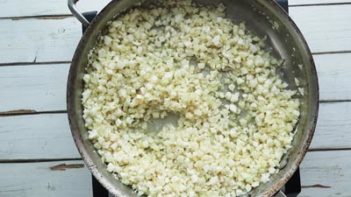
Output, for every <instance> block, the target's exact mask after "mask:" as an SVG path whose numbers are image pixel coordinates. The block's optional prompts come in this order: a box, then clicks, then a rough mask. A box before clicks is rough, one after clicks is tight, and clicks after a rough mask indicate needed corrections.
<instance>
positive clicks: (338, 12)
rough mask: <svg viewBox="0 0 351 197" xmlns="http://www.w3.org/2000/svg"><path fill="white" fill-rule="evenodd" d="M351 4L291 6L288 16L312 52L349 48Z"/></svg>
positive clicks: (350, 48)
mask: <svg viewBox="0 0 351 197" xmlns="http://www.w3.org/2000/svg"><path fill="white" fill-rule="evenodd" d="M350 9H351V4H349V5H330V6H303V7H291V8H290V16H291V17H292V18H293V20H294V21H295V22H296V24H297V25H298V27H299V28H300V29H301V31H302V33H303V35H304V36H305V38H306V40H307V43H308V44H309V46H310V48H311V50H312V52H314V53H322V52H334V51H349V50H351V28H347V27H349V23H350V21H351V12H350Z"/></svg>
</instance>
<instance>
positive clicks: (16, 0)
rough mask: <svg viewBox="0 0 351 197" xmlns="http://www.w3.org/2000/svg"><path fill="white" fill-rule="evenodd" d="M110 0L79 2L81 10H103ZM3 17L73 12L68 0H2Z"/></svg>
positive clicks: (0, 2)
mask: <svg viewBox="0 0 351 197" xmlns="http://www.w3.org/2000/svg"><path fill="white" fill-rule="evenodd" d="M108 2H110V0H98V1H96V0H84V1H79V2H78V4H77V7H78V9H79V10H80V11H81V12H85V11H92V10H96V11H99V10H101V9H102V8H103V7H104V6H105V5H106V4H107V3H108ZM0 5H1V8H2V11H1V13H0V18H1V17H24V16H25V17H27V16H43V15H63V14H71V12H70V11H69V10H68V7H67V1H66V0H45V1H40V0H1V1H0Z"/></svg>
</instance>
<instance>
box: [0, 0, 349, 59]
mask: <svg viewBox="0 0 351 197" xmlns="http://www.w3.org/2000/svg"><path fill="white" fill-rule="evenodd" d="M350 9H351V5H335V6H311V7H310V6H308V7H292V8H291V9H290V11H291V16H292V17H293V19H294V20H295V21H296V23H297V24H298V26H299V27H300V28H301V30H302V32H303V33H304V35H305V36H306V39H307V41H308V43H309V45H310V47H311V49H312V51H313V52H317V53H321V52H323V53H324V52H335V51H345V50H351V29H350V28H345V27H348V25H349V21H350V20H351V12H349V10H350ZM0 26H1V27H3V28H0V34H1V35H2V38H3V39H1V40H0V51H1V53H0V64H4V63H14V62H49V61H70V60H71V58H72V54H73V52H74V50H75V48H76V46H77V43H78V41H79V39H80V37H81V25H80V23H79V22H78V21H77V20H76V19H75V18H73V17H68V18H67V17H64V18H62V17H56V18H49V19H48V18H40V19H38V18H34V19H22V20H11V19H6V20H5V19H3V20H0Z"/></svg>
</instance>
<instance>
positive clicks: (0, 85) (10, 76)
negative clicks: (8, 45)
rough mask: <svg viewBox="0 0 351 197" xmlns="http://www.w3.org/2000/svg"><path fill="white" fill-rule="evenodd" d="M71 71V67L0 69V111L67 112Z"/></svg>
mask: <svg viewBox="0 0 351 197" xmlns="http://www.w3.org/2000/svg"><path fill="white" fill-rule="evenodd" d="M0 42H1V41H0ZM68 68H69V65H68V64H51V65H32V66H3V67H0V90H1V95H0V103H1V105H0V112H6V111H11V110H17V111H18V110H32V111H33V110H34V111H51V110H65V109H66V103H65V98H66V81H67V75H68Z"/></svg>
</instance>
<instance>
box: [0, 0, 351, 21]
mask: <svg viewBox="0 0 351 197" xmlns="http://www.w3.org/2000/svg"><path fill="white" fill-rule="evenodd" d="M109 1H110V0H98V1H97V0H84V1H79V2H78V5H77V7H78V9H79V10H80V11H81V12H84V11H92V10H97V11H99V10H101V9H102V8H103V7H104V6H105V5H106V4H107V3H108V2H109ZM330 3H334V4H335V3H351V0H308V1H306V0H289V5H291V6H296V5H299V6H303V5H313V4H330ZM0 4H1V7H2V8H6V9H3V10H2V12H1V13H0V18H1V17H27V16H43V15H63V14H71V12H70V11H69V10H68V9H67V1H65V0H46V1H40V0H2V1H1V2H0Z"/></svg>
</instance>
